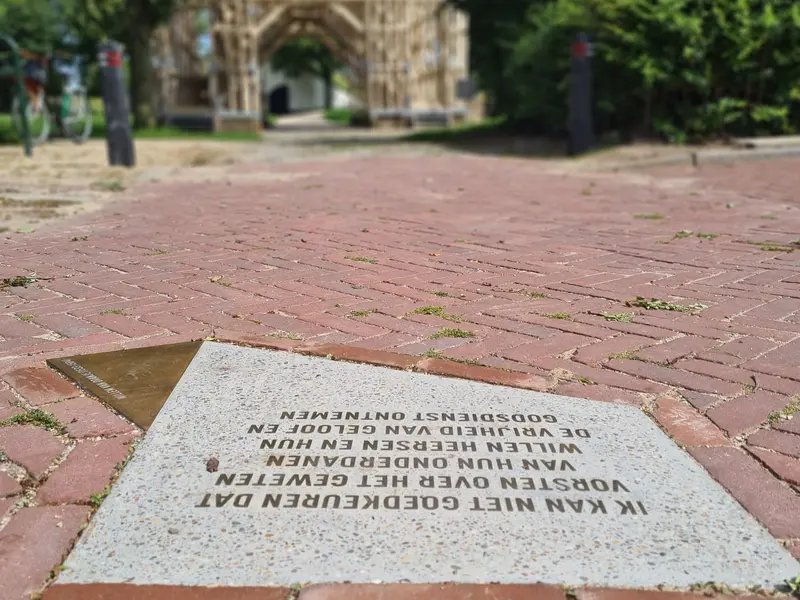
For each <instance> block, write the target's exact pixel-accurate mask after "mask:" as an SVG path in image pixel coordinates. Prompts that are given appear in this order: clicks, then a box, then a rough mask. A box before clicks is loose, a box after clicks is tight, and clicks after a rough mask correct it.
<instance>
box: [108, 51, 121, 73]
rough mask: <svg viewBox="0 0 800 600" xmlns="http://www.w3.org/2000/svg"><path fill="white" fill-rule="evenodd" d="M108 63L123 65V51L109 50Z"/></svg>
mask: <svg viewBox="0 0 800 600" xmlns="http://www.w3.org/2000/svg"><path fill="white" fill-rule="evenodd" d="M106 64H107V65H108V66H109V67H114V68H117V69H118V68H120V67H121V66H122V53H121V52H107V53H106Z"/></svg>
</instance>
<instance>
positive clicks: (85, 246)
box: [0, 156, 800, 600]
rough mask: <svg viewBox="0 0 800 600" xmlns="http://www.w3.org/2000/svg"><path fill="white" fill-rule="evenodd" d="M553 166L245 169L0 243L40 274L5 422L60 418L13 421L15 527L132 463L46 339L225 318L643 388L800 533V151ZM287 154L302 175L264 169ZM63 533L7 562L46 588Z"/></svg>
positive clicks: (375, 348)
mask: <svg viewBox="0 0 800 600" xmlns="http://www.w3.org/2000/svg"><path fill="white" fill-rule="evenodd" d="M554 169H555V167H553V166H552V165H551V164H546V163H542V162H536V161H521V160H510V159H500V158H490V157H480V158H478V157H469V156H450V157H438V158H430V157H428V158H424V159H423V158H413V157H408V158H395V159H391V160H389V159H381V158H371V159H350V160H348V161H336V160H333V161H320V162H317V163H310V162H308V163H296V164H283V165H269V164H256V165H253V164H250V165H241V166H236V167H231V169H230V176H229V180H228V182H225V181H219V180H211V181H197V182H196V183H189V182H186V181H182V182H180V183H170V182H168V181H167V182H156V183H151V184H147V185H142V186H140V187H138V188H136V189H135V190H134V192H133V193H134V194H135V201H121V202H119V203H116V204H114V205H113V206H110V207H109V208H107V209H106V210H104V211H101V212H97V213H94V214H91V215H88V216H83V217H80V218H78V219H76V220H72V221H69V222H65V223H60V224H58V223H56V224H54V225H53V226H51V227H50V228H49V229H44V230H42V231H40V232H37V233H35V234H30V235H16V236H13V237H9V238H6V239H5V240H4V241H3V244H2V246H0V278H6V277H12V276H16V275H28V276H31V277H34V276H35V278H36V279H37V280H36V281H34V282H32V283H30V284H29V285H28V286H26V287H6V288H4V289H3V290H2V291H0V300H2V301H4V304H3V306H4V309H3V310H2V311H0V379H2V380H3V381H4V382H6V383H7V384H9V385H10V386H11V387H13V388H14V390H15V391H14V392H13V393H12V392H11V391H10V390H8V389H7V388H6V384H5V383H0V418H7V417H8V416H11V415H13V414H15V413H18V412H20V411H22V410H30V409H32V408H35V407H41V408H42V409H43V410H45V411H48V412H51V413H53V414H54V415H56V416H57V417H58V418H59V419H60V420H61V421H62V423H63V424H64V426H65V427H66V435H62V434H57V433H56V432H50V431H45V430H44V429H41V428H39V427H35V426H33V425H26V426H24V429H23V427H21V426H10V427H3V428H0V449H2V450H3V451H4V452H5V453H6V454H7V455H8V459H9V460H10V461H15V462H16V463H17V465H18V466H21V467H24V468H26V469H28V471H29V474H30V476H31V477H32V478H33V479H35V478H41V481H33V480H32V481H21V482H18V483H20V484H21V485H22V487H23V488H24V490H25V493H26V494H27V495H28V497H30V502H32V503H33V505H34V506H39V505H41V506H40V508H19V507H14V508H10V510H11V513H10V514H11V519H10V520H8V517H6V518H5V520H6V521H8V525H6V526H5V528H4V529H2V530H0V536H2V535H4V534H7V532H8V528H9V527H12V526H13V527H16V529H14V530H13V531H17V532H18V533H16V534H15V535H20V536H22V538H23V541H22V542H20V543H24V544H29V545H31V546H30V547H32V548H33V547H34V546H33V545H32V544H33V542H32V541H31V540H32V539H33V538H32V537H31V536H38V535H44V533H43V530H41V527H38V526H36V527H34V526H31V527H25V528H23V527H21V526H20V525H19V523H21V520H23V519H28V520H30V519H31V518H32V517H26V516H25V515H30V514H33V513H30V512H28V511H34V510H36V511H57V510H61V509H66V508H69V509H70V510H71V511H73V512H74V515H77V516H76V517H75V519H74V520H75V521H78V520H80V519H79V518H78V516H80V518H83V517H82V516H81V515H85V514H87V513H88V510H89V508H88V507H86V506H81V505H79V504H76V503H78V502H86V498H87V494H88V495H91V493H96V492H94V491H91V490H96V489H102V487H103V486H104V485H105V483H102V482H104V481H107V478H108V477H109V476H110V470H112V464H111V460H112V459H113V460H116V458H117V454H114V453H113V452H111V453H110V454H109V455H108V456H105V455H104V458H103V459H102V460H101V459H100V458H99V456H100V455H99V454H94V455H96V456H98V459H97V460H94V459H93V458H92V456H94V455H93V454H92V452H91V451H90V450H92V449H96V448H99V447H105V446H108V447H109V448H111V447H113V448H115V449H116V450H119V451H120V452H121V447H120V446H119V444H120V442H119V441H118V440H119V437H118V436H120V435H123V436H124V435H125V434H126V433H127V432H129V431H131V427H130V426H129V425H128V424H127V423H125V422H124V421H123V420H122V419H119V418H118V417H117V416H116V415H114V414H112V413H111V412H109V411H108V410H107V409H105V408H103V407H102V406H101V405H100V404H99V403H97V402H96V401H94V400H91V399H87V398H85V397H83V396H81V394H80V391H79V390H78V389H77V388H76V387H74V386H73V385H72V384H71V383H69V382H68V381H66V380H65V379H63V378H61V377H60V376H59V375H57V374H55V373H54V372H52V371H49V370H47V369H45V368H44V366H43V361H44V360H45V359H46V358H51V357H57V356H63V355H66V354H72V353H79V352H80V353H88V352H102V351H107V350H115V349H119V348H129V347H139V346H146V345H156V344H162V343H175V342H179V341H186V340H192V339H199V338H205V337H207V336H216V337H218V338H220V339H226V340H231V341H238V342H242V343H249V344H261V345H267V346H269V347H273V348H278V349H282V350H292V351H301V352H308V353H321V354H323V355H327V354H333V355H338V356H339V357H340V358H345V359H350V360H366V361H368V362H376V363H379V364H386V365H389V366H393V367H398V368H409V367H412V368H415V369H419V370H425V371H428V372H432V373H441V374H444V375H448V376H461V377H474V378H479V379H483V380H486V381H490V382H492V383H501V384H510V385H516V386H520V387H528V388H532V389H545V390H548V391H554V392H556V393H562V394H564V395H568V396H583V397H585V398H592V399H596V400H602V401H611V402H623V403H626V404H633V405H638V406H642V407H643V408H645V409H646V410H648V411H650V412H651V413H652V414H653V415H654V418H656V419H657V420H658V421H659V422H660V424H661V425H662V427H663V428H664V429H665V430H666V431H667V432H668V433H669V434H671V435H673V436H674V437H675V439H676V441H677V442H678V443H681V444H682V445H684V446H687V448H688V449H689V450H690V452H691V453H692V454H693V456H695V457H696V458H697V460H698V461H699V462H700V463H702V464H703V465H704V466H705V467H706V468H707V469H708V470H709V472H710V473H711V475H712V476H713V477H714V478H716V479H717V480H718V481H719V482H720V483H721V484H722V485H723V486H725V487H726V488H728V489H729V490H730V491H731V492H732V493H733V494H734V496H735V497H736V498H737V499H738V500H739V501H740V502H741V503H742V504H743V505H744V506H745V507H746V508H747V509H748V510H750V511H751V512H752V513H753V514H754V515H755V516H756V517H757V518H758V519H760V520H761V521H762V522H763V523H764V524H765V526H766V527H767V528H768V529H769V530H770V531H772V532H773V534H774V535H776V536H779V537H782V538H785V539H786V540H787V545H788V547H790V548H797V546H798V540H800V526H798V524H800V494H798V492H797V489H796V488H793V487H792V486H793V485H794V486H797V485H798V484H797V477H798V475H797V473H798V463H800V460H798V452H797V447H798V446H797V441H798V439H799V438H800V429H799V428H798V425H797V424H798V422H800V415H796V416H795V417H794V418H793V419H789V418H788V417H789V415H788V414H783V415H781V414H780V413H781V412H782V411H783V412H784V413H786V411H789V412H791V410H792V407H796V406H797V403H796V402H795V403H793V402H792V399H793V397H795V396H798V395H800V358H798V357H800V260H798V258H800V241H798V238H800V199H799V198H798V196H797V192H796V190H797V189H799V188H798V186H800V179H798V177H799V176H800V160H797V159H786V160H781V161H778V160H776V161H772V162H769V163H742V164H738V165H735V166H733V167H731V166H725V165H717V166H713V167H703V169H702V170H700V171H699V172H698V171H692V170H690V169H686V168H683V167H681V168H679V169H678V168H668V169H653V170H651V172H649V173H636V174H630V173H624V172H620V173H616V174H604V173H595V174H587V173H583V174H581V173H573V172H570V173H569V174H564V173H563V172H557V171H556V170H554ZM269 171H272V172H281V173H285V174H288V175H293V177H286V178H283V179H282V180H278V179H277V178H273V179H271V180H265V179H261V180H259V179H257V178H254V177H250V176H251V175H254V174H257V173H258V172H269ZM637 297H642V298H644V301H639V302H638V303H637V302H636V298H637ZM653 299H657V300H659V301H661V302H656V303H653V302H650V301H651V300H653ZM631 304H633V305H631ZM636 304H639V306H637V305H636ZM696 305H703V306H705V308H704V309H702V308H701V307H700V306H696ZM659 307H660V309H659ZM666 308H672V309H674V310H665V309H666ZM454 329H457V330H461V332H453V331H452V330H454ZM448 330H450V331H448ZM454 333H458V335H460V336H466V337H450V336H451V335H453V334H454ZM343 344H344V346H342V345H343ZM420 355H424V356H420ZM457 361H468V362H469V363H478V365H483V366H473V365H472V364H465V363H464V362H457ZM489 367H493V368H489ZM497 369H502V371H498V370H497ZM706 415H707V416H706ZM22 431H24V432H26V435H25V436H22V435H20V432H22ZM87 436H91V437H92V438H98V439H88V438H87ZM75 438H77V439H78V441H77V442H76V441H75ZM84 438H87V439H84ZM115 440H117V441H115ZM91 444H95V445H96V446H92V445H91ZM73 446H74V447H73ZM116 450H115V451H116ZM65 452H67V454H66V459H64V461H63V462H62V463H61V464H60V466H58V467H57V468H56V469H55V470H54V471H52V473H49V471H48V469H52V465H53V464H55V463H54V462H53V461H56V459H57V458H58V457H59V456H60V455H62V454H63V453H65ZM111 454H113V456H111ZM114 464H116V463H114ZM70 470H72V471H70ZM71 473H74V474H75V477H76V479H75V482H72V481H71V479H72V477H71ZM48 476H49V479H47V477H48ZM101 483H102V485H101ZM97 486H100V487H99V488H98V487H97ZM48 502H50V503H63V504H58V505H57V506H47V507H44V504H46V503H48ZM6 504H7V503H6ZM12 504H13V503H12ZM6 508H7V509H8V508H9V507H6ZM2 510H3V506H2V505H0V512H2ZM76 511H77V512H76ZM37 514H38V513H37ZM41 514H50V513H41ZM70 514H73V513H70ZM3 522H4V521H3V517H0V524H2V523H3ZM15 523H17V525H14V524H15ZM70 527H72V524H70ZM67 529H69V528H67ZM67 529H62V532H64V534H66V533H67ZM74 531H76V530H73V529H69V532H72V535H74ZM59 539H61V538H59ZM59 548H61V546H59ZM62 550H63V549H62ZM62 550H59V551H58V552H56V553H55V554H52V555H50V554H46V553H44V554H43V553H41V552H40V551H38V550H37V551H36V552H35V553H29V554H24V553H23V554H21V555H20V556H24V557H27V558H25V559H24V560H30V561H33V562H31V563H30V564H28V565H27V566H25V567H24V568H22V569H21V570H20V573H23V575H20V576H15V577H17V578H16V579H14V580H13V581H23V579H20V577H23V578H24V581H23V583H24V585H25V586H29V587H30V586H32V585H33V583H32V582H34V580H35V583H36V585H38V586H40V587H41V585H42V584H43V583H44V580H45V579H46V577H47V573H49V569H50V568H52V567H53V566H54V564H57V562H58V560H60V554H59V553H60V552H61V551H62ZM56 554H59V556H58V557H56ZM20 560H23V559H22V558H20ZM47 561H50V562H49V564H47V565H46V568H45V563H47ZM0 575H1V574H0ZM37 578H38V579H37ZM0 580H2V577H0ZM15 585H17V584H15ZM20 585H21V584H20ZM34 587H35V586H34ZM17 589H18V588H14V590H17ZM19 589H22V588H19ZM25 589H29V588H28V587H26V588H25ZM30 589H33V588H30ZM331 589H332V588H331ZM487 589H488V588H487ZM13 593H17V592H16V591H14V592H13ZM313 593H321V592H312V591H311V590H308V591H304V592H303V594H305V597H311V596H309V595H311V594H313ZM325 593H328V592H325ZM330 593H333V592H332V591H330ZM597 593H598V592H596V591H578V597H579V598H585V599H587V600H588V599H589V598H601V597H606V596H598V595H596V594H597ZM0 595H2V594H0ZM3 597H4V598H5V597H6V596H3ZM8 597H9V598H10V599H11V600H16V598H17V597H19V594H17V596H13V595H11V596H8ZM301 597H303V595H301ZM370 597H371V596H370ZM381 597H382V596H381ZM631 597H632V598H633V597H637V598H638V597H642V598H644V597H649V596H644V595H642V596H631Z"/></svg>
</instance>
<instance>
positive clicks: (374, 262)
mask: <svg viewBox="0 0 800 600" xmlns="http://www.w3.org/2000/svg"><path fill="white" fill-rule="evenodd" d="M347 258H348V260H354V261H355V262H363V263H369V264H371V265H377V264H378V261H377V260H375V259H374V258H367V257H365V256H348V257H347Z"/></svg>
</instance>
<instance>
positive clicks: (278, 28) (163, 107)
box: [154, 0, 469, 130]
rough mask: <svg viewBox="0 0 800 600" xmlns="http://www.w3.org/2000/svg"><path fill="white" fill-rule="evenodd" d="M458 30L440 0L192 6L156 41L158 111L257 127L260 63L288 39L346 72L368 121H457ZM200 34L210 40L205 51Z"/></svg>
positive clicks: (234, 0)
mask: <svg viewBox="0 0 800 600" xmlns="http://www.w3.org/2000/svg"><path fill="white" fill-rule="evenodd" d="M467 27H468V22H467V17H466V15H465V14H464V13H463V12H461V11H458V10H456V9H454V8H453V7H452V6H450V5H449V4H448V3H447V2H445V1H444V0H194V2H193V3H190V4H188V5H186V6H185V7H184V8H183V9H182V10H181V11H180V12H179V13H178V14H176V15H175V16H174V17H173V19H172V21H171V23H170V24H169V25H168V26H166V27H164V28H162V29H161V30H159V31H158V32H157V35H156V36H155V46H154V57H155V60H154V63H155V68H156V75H157V78H158V82H159V91H160V106H159V112H160V114H161V116H162V118H163V119H165V120H167V121H175V120H177V119H179V118H186V117H193V118H206V119H209V118H210V119H211V121H212V122H213V124H214V128H215V129H217V130H234V129H239V130H242V129H255V128H259V127H260V122H261V117H262V106H261V102H262V90H261V65H263V64H264V63H265V62H266V61H267V60H268V59H269V58H270V56H271V55H272V54H273V53H275V52H276V51H277V50H278V49H279V48H280V47H281V46H282V45H283V44H285V43H286V42H287V41H289V40H292V39H296V38H300V37H315V38H317V39H319V40H320V41H322V42H323V43H324V44H325V45H326V46H328V48H330V49H331V51H332V52H333V53H334V54H335V55H336V56H337V58H339V59H340V60H341V61H342V62H343V63H344V64H345V65H347V67H348V71H349V78H350V83H351V92H353V93H354V95H355V96H356V97H357V99H358V100H359V101H360V102H361V104H362V105H363V107H364V108H365V109H366V110H367V111H368V112H369V117H370V119H371V121H373V122H376V121H383V120H391V121H395V122H397V121H399V122H403V123H413V122H414V121H416V120H418V119H425V118H438V119H441V120H443V121H445V122H447V123H452V122H454V121H456V122H457V121H461V120H463V119H465V118H466V113H467V104H466V100H465V99H464V98H463V96H464V94H459V93H458V92H457V89H458V88H468V87H469V86H466V85H464V82H465V81H466V78H467V76H468V71H469V69H468V54H469V51H468V34H467ZM199 33H209V34H210V35H208V36H206V37H207V39H209V40H210V44H208V45H206V47H201V44H199V43H198V34H199Z"/></svg>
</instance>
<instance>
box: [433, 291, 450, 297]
mask: <svg viewBox="0 0 800 600" xmlns="http://www.w3.org/2000/svg"><path fill="white" fill-rule="evenodd" d="M428 293H429V294H433V295H434V296H439V298H447V297H448V296H449V295H450V294H448V293H447V292H442V291H440V290H431V291H429V292H428Z"/></svg>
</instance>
